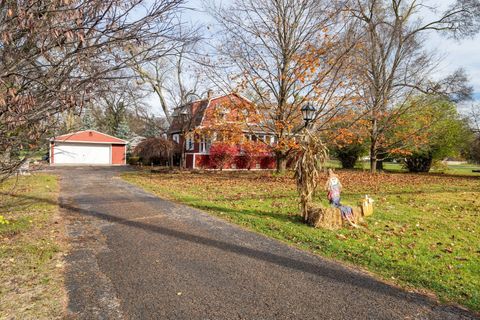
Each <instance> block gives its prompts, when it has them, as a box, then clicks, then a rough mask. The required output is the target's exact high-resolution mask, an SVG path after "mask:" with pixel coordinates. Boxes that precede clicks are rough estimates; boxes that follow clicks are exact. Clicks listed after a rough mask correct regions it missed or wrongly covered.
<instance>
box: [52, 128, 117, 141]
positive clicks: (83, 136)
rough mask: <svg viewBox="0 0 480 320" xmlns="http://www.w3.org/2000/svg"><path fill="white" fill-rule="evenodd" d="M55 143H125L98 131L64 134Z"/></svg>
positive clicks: (56, 138)
mask: <svg viewBox="0 0 480 320" xmlns="http://www.w3.org/2000/svg"><path fill="white" fill-rule="evenodd" d="M55 141H65V142H66V141H72V142H73V141H85V142H87V141H88V142H106V143H108V142H111V143H118V144H124V143H125V141H124V140H122V139H118V138H115V137H112V136H109V135H106V134H103V133H100V132H97V131H93V130H86V131H79V132H73V133H69V134H64V135H61V136H58V137H55Z"/></svg>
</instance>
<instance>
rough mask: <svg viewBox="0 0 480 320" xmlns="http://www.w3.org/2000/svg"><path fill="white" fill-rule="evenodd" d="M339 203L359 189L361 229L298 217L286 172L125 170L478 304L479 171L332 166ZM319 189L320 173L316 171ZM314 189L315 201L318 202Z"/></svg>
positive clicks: (280, 235)
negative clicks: (368, 206) (371, 204)
mask: <svg viewBox="0 0 480 320" xmlns="http://www.w3.org/2000/svg"><path fill="white" fill-rule="evenodd" d="M339 175H340V178H341V180H342V183H343V185H344V189H345V192H344V194H343V195H344V197H343V198H344V202H345V203H347V204H350V205H354V204H356V203H357V201H358V200H359V199H360V198H361V197H362V196H364V195H365V194H368V195H370V196H371V197H372V198H374V199H375V201H376V202H375V213H374V216H372V217H370V218H369V219H368V221H367V222H366V224H365V229H361V230H360V229H348V228H346V229H344V230H341V231H328V230H319V229H313V228H311V227H308V226H306V225H304V224H303V223H301V221H300V218H299V216H298V204H297V196H296V191H295V184H294V181H293V179H292V178H291V177H290V176H275V175H274V174H272V173H269V172H261V173H254V172H242V173H239V172H223V173H216V172H207V173H188V172H185V173H171V174H170V173H168V174H167V173H162V174H158V173H157V174H150V173H147V172H134V173H125V174H124V175H123V178H124V179H126V180H127V181H130V182H131V183H134V184H137V185H139V186H141V187H143V188H145V189H146V190H148V191H151V192H153V193H155V194H157V195H159V196H160V197H163V198H167V199H171V200H175V201H178V202H182V203H185V204H188V205H190V206H193V207H196V208H200V209H203V210H206V211H208V212H211V213H213V214H215V215H217V216H220V217H222V218H224V219H227V220H229V221H231V222H233V223H236V224H239V225H242V226H245V227H247V228H249V229H252V230H255V231H257V232H260V233H263V234H266V235H268V236H271V237H273V238H276V239H279V240H282V241H285V242H288V243H290V244H293V245H296V246H298V247H300V248H303V249H305V250H309V251H311V252H314V253H318V254H321V255H323V256H327V257H330V258H334V259H337V260H341V261H346V262H348V263H352V264H355V265H359V266H362V267H365V268H366V269H368V270H370V271H373V272H375V273H377V274H379V275H380V276H382V277H383V278H384V279H388V281H392V282H395V283H397V284H400V285H403V286H406V287H410V288H412V287H414V288H418V289H428V290H430V291H434V292H435V293H436V294H437V295H438V297H439V298H440V299H441V300H442V301H452V302H458V303H460V304H463V305H465V306H467V307H469V308H471V309H473V310H476V311H480V290H479V288H480V238H479V234H480V226H479V212H480V178H478V177H460V176H446V175H414V174H405V173H384V174H378V175H375V176H371V175H369V174H368V173H366V172H362V171H358V170H357V171H339ZM321 179H322V180H321V182H320V188H321V187H322V186H323V184H324V181H325V179H326V176H322V177H321ZM324 198H325V194H324V192H323V191H321V190H320V191H319V194H318V199H317V201H323V202H324V203H325V200H324Z"/></svg>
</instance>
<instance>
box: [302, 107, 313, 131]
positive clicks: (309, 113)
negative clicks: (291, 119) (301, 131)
mask: <svg viewBox="0 0 480 320" xmlns="http://www.w3.org/2000/svg"><path fill="white" fill-rule="evenodd" d="M300 110H301V111H302V115H303V121H305V128H307V127H308V125H309V123H310V122H311V121H312V120H313V118H315V111H316V110H315V107H314V106H313V105H312V104H311V103H307V104H306V105H304V106H303V107H302V109H300Z"/></svg>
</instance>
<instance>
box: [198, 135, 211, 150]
mask: <svg viewBox="0 0 480 320" xmlns="http://www.w3.org/2000/svg"><path fill="white" fill-rule="evenodd" d="M211 144H212V143H211V141H210V140H209V139H207V138H205V137H202V140H200V152H201V153H209V152H210V145H211Z"/></svg>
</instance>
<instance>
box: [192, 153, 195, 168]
mask: <svg viewBox="0 0 480 320" xmlns="http://www.w3.org/2000/svg"><path fill="white" fill-rule="evenodd" d="M195 155H196V153H194V154H193V162H192V169H195V160H196V159H195Z"/></svg>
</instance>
